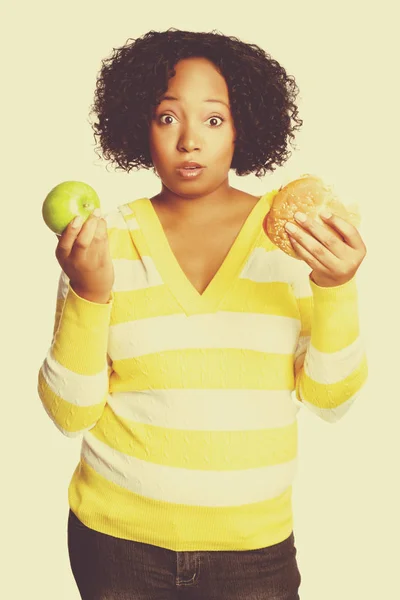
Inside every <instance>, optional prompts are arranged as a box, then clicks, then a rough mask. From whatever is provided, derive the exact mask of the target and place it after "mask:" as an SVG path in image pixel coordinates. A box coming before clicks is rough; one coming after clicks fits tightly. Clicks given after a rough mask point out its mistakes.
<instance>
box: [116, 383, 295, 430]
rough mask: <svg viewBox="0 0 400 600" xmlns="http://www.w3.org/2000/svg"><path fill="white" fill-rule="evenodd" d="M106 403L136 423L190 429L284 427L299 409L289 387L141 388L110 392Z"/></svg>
mask: <svg viewBox="0 0 400 600" xmlns="http://www.w3.org/2000/svg"><path fill="white" fill-rule="evenodd" d="M108 404H109V406H110V408H111V410H112V411H113V412H114V413H115V415H116V416H117V417H122V418H124V419H128V420H129V421H133V422H135V423H143V424H146V425H154V426H156V427H167V428H168V429H182V430H193V431H196V430H202V431H242V430H244V429H245V430H258V429H268V428H277V427H286V426H288V425H291V424H292V423H293V422H294V421H295V419H296V415H297V412H298V409H299V407H298V406H296V405H295V404H294V403H293V400H292V397H291V391H289V390H279V391H265V390H235V389H232V390H214V389H207V390H198V389H185V390H181V389H168V390H144V391H137V392H119V393H116V394H110V395H109V398H108Z"/></svg>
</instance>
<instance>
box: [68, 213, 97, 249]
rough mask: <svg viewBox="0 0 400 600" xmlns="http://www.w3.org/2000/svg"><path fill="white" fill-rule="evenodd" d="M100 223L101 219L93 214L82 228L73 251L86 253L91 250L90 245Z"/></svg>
mask: <svg viewBox="0 0 400 600" xmlns="http://www.w3.org/2000/svg"><path fill="white" fill-rule="evenodd" d="M98 222H99V217H97V216H96V215H94V214H93V212H92V213H91V214H90V215H89V218H88V219H87V220H86V221H85V223H84V224H83V225H82V228H81V230H80V232H79V235H78V236H77V238H76V240H75V244H74V248H73V250H75V249H76V250H78V251H82V250H83V251H85V250H87V249H88V248H89V246H90V244H91V243H92V241H93V238H94V234H95V232H96V229H97V224H98Z"/></svg>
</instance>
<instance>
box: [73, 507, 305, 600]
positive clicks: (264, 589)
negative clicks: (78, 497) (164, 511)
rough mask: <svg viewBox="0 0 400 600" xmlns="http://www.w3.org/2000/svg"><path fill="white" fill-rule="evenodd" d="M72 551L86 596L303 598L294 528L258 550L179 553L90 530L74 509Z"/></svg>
mask: <svg viewBox="0 0 400 600" xmlns="http://www.w3.org/2000/svg"><path fill="white" fill-rule="evenodd" d="M68 551H69V558H70V563H71V569H72V573H73V575H74V578H75V581H76V584H77V586H78V589H79V592H80V594H81V597H82V600H178V599H181V598H182V599H183V598H184V599H187V600H299V598H300V596H299V594H298V589H299V586H300V581H301V577H300V572H299V569H298V566H297V561H296V548H295V545H294V535H293V532H292V534H291V535H290V537H289V538H287V539H286V540H284V541H283V542H280V543H279V544H275V545H273V546H269V547H267V548H261V549H258V550H245V551H231V550H230V551H201V552H192V551H190V552H174V551H172V550H168V549H166V548H159V547H158V546H153V545H151V544H144V543H141V542H134V541H130V540H124V539H119V538H115V537H112V536H110V535H106V534H104V533H99V532H98V531H94V530H93V529H89V528H88V527H86V525H84V524H83V523H82V522H81V521H79V519H78V518H77V517H76V516H75V515H74V513H73V512H72V511H71V510H70V512H69V518H68Z"/></svg>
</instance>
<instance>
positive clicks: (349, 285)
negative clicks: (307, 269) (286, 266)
mask: <svg viewBox="0 0 400 600" xmlns="http://www.w3.org/2000/svg"><path fill="white" fill-rule="evenodd" d="M308 278H309V281H310V286H311V290H312V293H313V299H314V302H317V303H320V302H325V303H340V304H341V303H342V302H346V301H354V298H356V297H357V285H356V276H355V275H354V277H352V279H350V280H349V281H347V282H346V283H343V284H342V285H336V286H334V287H321V286H319V285H317V284H316V283H315V282H314V281H313V280H312V279H311V273H310V274H309V276H308Z"/></svg>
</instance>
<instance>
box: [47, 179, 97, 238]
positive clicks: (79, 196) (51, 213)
mask: <svg viewBox="0 0 400 600" xmlns="http://www.w3.org/2000/svg"><path fill="white" fill-rule="evenodd" d="M95 208H100V200H99V197H98V195H97V194H96V192H95V190H94V189H93V188H92V187H91V186H90V185H88V184H87V183H83V182H82V181H64V182H63V183H59V184H58V185H56V187H54V188H53V189H52V190H51V191H50V192H49V193H48V194H47V196H46V198H45V200H44V202H43V206H42V215H43V219H44V222H45V223H46V225H47V227H49V228H50V229H51V231H54V233H56V234H57V235H61V234H62V232H63V231H64V229H65V228H66V227H67V225H69V223H70V222H71V221H72V220H73V219H74V218H75V217H77V216H81V217H82V218H83V221H84V222H85V221H86V219H87V218H88V217H89V215H90V214H91V213H92V212H93V210H94V209H95Z"/></svg>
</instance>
